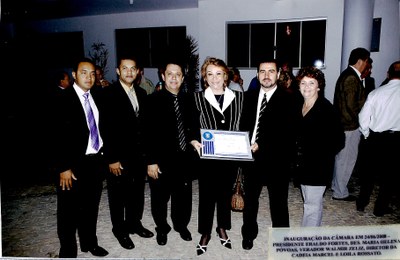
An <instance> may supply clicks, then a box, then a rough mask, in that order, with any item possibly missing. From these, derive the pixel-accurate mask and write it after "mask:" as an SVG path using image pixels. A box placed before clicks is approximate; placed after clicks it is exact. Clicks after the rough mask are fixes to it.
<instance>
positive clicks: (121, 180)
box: [103, 56, 154, 249]
mask: <svg viewBox="0 0 400 260" xmlns="http://www.w3.org/2000/svg"><path fill="white" fill-rule="evenodd" d="M116 72H117V74H118V76H119V80H118V81H117V82H116V83H115V84H114V85H112V86H110V87H107V88H104V89H103V94H104V100H105V105H106V113H105V114H106V116H105V128H104V140H105V141H104V142H105V146H104V148H105V149H104V155H105V157H106V159H107V162H108V165H109V172H108V174H107V178H106V179H107V189H108V200H109V207H110V214H111V222H112V225H113V230H112V231H113V233H114V235H115V237H116V238H117V239H118V241H119V243H120V244H121V246H122V247H123V248H125V249H132V248H134V247H135V246H134V244H133V242H132V240H131V239H130V237H129V233H131V234H134V233H136V234H138V235H139V236H141V237H146V238H148V237H152V236H153V235H154V234H153V233H152V232H151V231H149V230H148V229H146V228H144V227H143V225H142V223H141V219H142V216H143V209H144V188H145V177H146V164H145V161H144V152H143V150H144V147H143V135H142V134H143V133H142V132H143V129H142V119H143V115H144V111H145V110H146V97H147V94H146V91H145V90H143V89H141V88H140V87H138V86H137V85H135V84H134V82H135V79H136V76H137V74H138V72H139V71H138V66H137V62H136V59H135V58H134V57H130V56H129V57H128V56H127V57H122V58H120V59H119V62H118V67H117V68H116Z"/></svg>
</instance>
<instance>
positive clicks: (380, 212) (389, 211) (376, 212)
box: [373, 208, 393, 217]
mask: <svg viewBox="0 0 400 260" xmlns="http://www.w3.org/2000/svg"><path fill="white" fill-rule="evenodd" d="M373 213H374V215H375V217H383V215H385V214H392V213H393V209H392V208H386V209H385V210H374V212H373Z"/></svg>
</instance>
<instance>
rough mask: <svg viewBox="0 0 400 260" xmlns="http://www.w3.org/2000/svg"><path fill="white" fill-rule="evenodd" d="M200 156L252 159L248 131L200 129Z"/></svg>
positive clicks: (206, 157)
mask: <svg viewBox="0 0 400 260" xmlns="http://www.w3.org/2000/svg"><path fill="white" fill-rule="evenodd" d="M200 132H201V144H202V145H203V147H202V149H201V156H200V157H201V158H203V159H222V160H246V161H252V160H253V155H252V153H251V149H250V141H249V134H248V132H240V131H223V130H210V129H200Z"/></svg>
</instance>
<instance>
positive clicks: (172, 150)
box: [145, 88, 193, 170]
mask: <svg viewBox="0 0 400 260" xmlns="http://www.w3.org/2000/svg"><path fill="white" fill-rule="evenodd" d="M148 98H149V100H148V105H149V106H148V110H147V113H146V115H147V116H146V124H145V126H146V128H145V129H146V131H145V136H146V138H145V140H146V158H147V160H146V161H147V164H148V165H150V164H158V165H159V166H160V167H161V168H162V167H173V166H174V164H184V163H188V162H187V160H186V158H182V155H183V152H182V151H181V150H180V149H179V141H178V138H177V120H176V119H177V118H176V114H175V107H174V100H175V98H174V96H173V94H171V93H170V92H169V91H167V90H166V89H165V88H164V89H161V90H160V91H156V92H154V93H152V94H151V95H149V96H148ZM178 102H179V107H180V111H181V114H182V119H183V125H184V130H185V136H186V137H188V133H187V123H186V120H185V114H186V112H185V111H186V110H187V108H188V107H187V102H188V95H187V94H186V93H183V92H182V91H181V92H180V93H179V94H178ZM187 141H188V140H186V145H187V150H188V151H190V152H192V151H193V147H192V146H191V145H190V144H188V142H187ZM188 151H187V152H186V154H188V153H190V152H188ZM161 170H162V169H161Z"/></svg>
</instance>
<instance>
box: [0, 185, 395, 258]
mask: <svg viewBox="0 0 400 260" xmlns="http://www.w3.org/2000/svg"><path fill="white" fill-rule="evenodd" d="M353 182H355V180H353ZM197 189H198V186H197V181H194V182H193V203H194V205H193V215H192V220H191V222H190V225H189V230H190V231H191V232H192V236H193V241H190V242H185V241H183V240H182V239H181V238H180V237H179V234H178V233H176V232H174V231H172V232H171V233H170V234H169V236H168V243H167V245H165V246H159V245H158V244H157V242H156V239H155V237H153V238H147V239H146V238H141V237H138V236H137V235H131V238H132V240H133V242H134V243H135V246H136V247H135V248H134V249H133V250H125V249H123V248H122V247H121V246H120V245H119V244H118V242H117V240H116V239H115V238H114V236H113V235H112V233H111V223H110V217H109V211H108V204H107V193H106V189H104V191H103V196H102V201H101V206H100V213H99V221H98V239H99V244H100V245H101V246H103V247H104V248H105V249H107V250H108V251H109V253H110V254H109V255H108V256H107V258H129V259H213V260H214V259H215V260H219V259H221V260H222V259H243V260H245V259H255V260H257V259H267V234H268V228H269V227H270V226H271V221H270V216H269V208H268V196H267V191H266V188H264V189H263V192H262V197H261V198H260V205H261V208H260V212H259V228H260V230H259V236H258V238H257V239H256V240H255V241H254V248H253V249H252V250H250V251H246V250H243V249H242V248H241V236H240V227H241V224H242V213H240V212H233V213H232V223H233V227H232V230H230V231H228V235H229V236H230V238H231V240H232V246H233V249H232V250H229V249H226V248H224V247H223V246H221V244H220V243H219V239H218V238H217V237H216V234H213V237H212V239H211V241H210V243H209V246H208V251H207V252H206V253H205V254H204V255H202V256H197V255H196V250H195V248H196V244H197V243H198V240H199V239H200V235H199V234H198V233H197V205H198V192H197ZM357 192H358V191H357V188H355V194H357ZM1 195H2V197H1V209H2V256H3V257H6V258H9V257H10V258H21V257H34V258H54V257H58V250H59V244H58V238H57V231H56V195H55V189H54V187H53V186H52V185H49V184H40V185H26V184H25V185H11V184H4V182H2V187H1ZM289 200H290V201H289V206H290V207H289V209H290V222H291V223H290V224H291V226H293V227H299V226H300V221H301V217H302V200H301V196H300V193H299V190H298V189H297V188H294V187H293V186H292V185H291V188H290V198H289ZM149 202H150V201H149V187H148V185H146V208H145V212H144V217H143V224H144V226H145V227H147V228H149V229H150V230H152V231H154V228H155V226H154V223H153V219H152V217H151V213H150V208H149V205H150V203H149ZM324 203H325V204H324V218H323V225H324V226H352V225H355V226H362V225H389V224H399V223H400V207H399V205H398V204H397V205H394V209H395V211H394V213H393V214H391V215H385V216H384V217H375V216H374V215H373V214H372V207H373V205H371V204H370V205H369V206H368V207H367V208H366V211H365V212H364V213H360V212H357V211H356V209H355V203H354V202H340V201H334V200H332V199H331V192H330V191H327V194H326V196H325V202H324ZM214 225H215V222H214ZM78 257H79V258H91V257H92V255H91V254H90V253H82V252H79V254H78Z"/></svg>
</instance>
